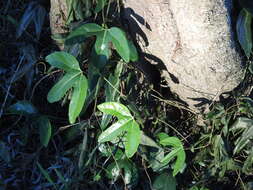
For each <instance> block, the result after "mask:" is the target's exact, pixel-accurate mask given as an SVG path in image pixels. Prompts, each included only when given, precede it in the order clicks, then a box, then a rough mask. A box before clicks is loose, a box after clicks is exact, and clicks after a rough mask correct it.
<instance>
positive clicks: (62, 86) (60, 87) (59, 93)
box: [47, 71, 81, 103]
mask: <svg viewBox="0 0 253 190" xmlns="http://www.w3.org/2000/svg"><path fill="white" fill-rule="evenodd" d="M80 75H81V73H80V71H75V72H68V73H66V74H65V75H64V76H63V77H62V78H61V79H60V80H59V81H58V82H57V83H56V84H55V85H54V86H53V87H52V88H51V90H50V91H49V93H48V94H47V100H48V102H50V103H54V102H57V101H59V100H60V99H61V98H62V97H63V96H64V95H65V94H66V92H67V91H68V90H69V89H70V88H72V87H73V86H74V84H75V83H76V81H77V80H78V79H79V76H80Z"/></svg>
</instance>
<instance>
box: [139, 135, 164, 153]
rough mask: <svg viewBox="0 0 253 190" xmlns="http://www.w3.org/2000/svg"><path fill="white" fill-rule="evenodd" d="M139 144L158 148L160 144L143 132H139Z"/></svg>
mask: <svg viewBox="0 0 253 190" xmlns="http://www.w3.org/2000/svg"><path fill="white" fill-rule="evenodd" d="M140 144H142V145H145V146H150V147H155V148H157V149H160V146H159V145H158V144H157V143H156V142H155V141H154V140H153V139H151V138H150V137H148V136H147V135H145V134H144V133H143V132H141V142H140Z"/></svg>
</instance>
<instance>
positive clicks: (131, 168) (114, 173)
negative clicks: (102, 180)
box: [106, 159, 139, 187]
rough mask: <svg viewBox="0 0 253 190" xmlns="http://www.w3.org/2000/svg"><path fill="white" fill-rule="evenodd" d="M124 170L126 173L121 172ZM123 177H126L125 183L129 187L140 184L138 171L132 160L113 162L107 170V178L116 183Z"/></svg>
mask: <svg viewBox="0 0 253 190" xmlns="http://www.w3.org/2000/svg"><path fill="white" fill-rule="evenodd" d="M122 169H123V171H124V172H121V170H122ZM121 175H122V176H123V177H124V182H125V183H126V185H127V186H129V187H131V186H134V185H136V184H137V182H138V178H139V175H138V170H137V168H136V166H135V164H134V163H132V162H131V161H130V160H126V159H125V160H119V161H117V163H116V162H113V163H111V164H109V166H108V167H107V168H106V177H108V178H109V179H112V180H113V181H116V180H117V179H118V178H119V176H121Z"/></svg>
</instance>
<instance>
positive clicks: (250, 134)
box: [230, 117, 253, 154]
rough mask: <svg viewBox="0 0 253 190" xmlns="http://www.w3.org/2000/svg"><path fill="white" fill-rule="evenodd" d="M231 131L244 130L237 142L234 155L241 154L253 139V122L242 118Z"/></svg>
mask: <svg viewBox="0 0 253 190" xmlns="http://www.w3.org/2000/svg"><path fill="white" fill-rule="evenodd" d="M230 130H231V131H238V130H243V133H242V134H241V135H240V137H239V138H238V139H237V140H236V141H235V148H234V154H236V153H239V152H240V151H241V150H242V149H243V148H244V147H245V146H246V145H247V144H249V143H250V142H251V140H252V139H253V120H252V119H248V118H245V117H240V118H238V119H237V120H236V122H235V123H234V124H233V126H232V127H231V129H230Z"/></svg>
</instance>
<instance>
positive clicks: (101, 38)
mask: <svg viewBox="0 0 253 190" xmlns="http://www.w3.org/2000/svg"><path fill="white" fill-rule="evenodd" d="M96 36H97V39H96V42H95V51H96V53H97V55H104V56H105V57H106V58H107V59H109V57H110V54H111V51H110V48H109V42H110V41H111V40H112V39H111V35H110V34H109V32H108V30H104V31H102V32H100V33H98V34H97V35H96Z"/></svg>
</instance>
